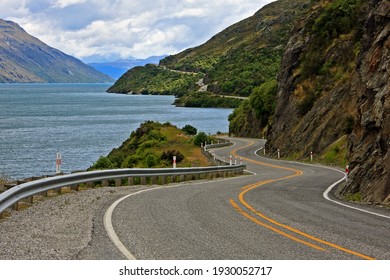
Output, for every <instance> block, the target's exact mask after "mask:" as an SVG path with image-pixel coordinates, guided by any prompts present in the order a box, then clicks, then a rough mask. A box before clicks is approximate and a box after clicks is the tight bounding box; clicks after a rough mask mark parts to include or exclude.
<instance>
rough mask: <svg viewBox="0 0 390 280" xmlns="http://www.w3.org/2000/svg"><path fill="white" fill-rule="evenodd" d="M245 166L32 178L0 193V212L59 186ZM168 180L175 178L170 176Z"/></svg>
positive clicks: (238, 170) (234, 169) (213, 172)
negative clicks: (32, 179) (34, 179)
mask: <svg viewBox="0 0 390 280" xmlns="http://www.w3.org/2000/svg"><path fill="white" fill-rule="evenodd" d="M245 168H246V166H245V165H235V166H212V167H192V168H149V169H138V168H137V169H135V168H132V169H114V170H103V171H90V172H81V173H75V174H67V175H61V176H55V177H50V178H44V179H40V180H36V181H31V182H27V183H23V184H20V185H17V186H15V187H13V188H11V189H9V190H7V191H5V192H3V193H1V194H0V213H2V212H4V210H6V209H7V208H9V207H11V206H12V205H16V206H17V205H18V202H19V201H21V200H23V199H26V198H29V197H31V198H32V197H33V196H34V195H37V194H40V193H44V192H47V191H49V190H56V189H61V188H63V187H75V186H78V185H79V184H85V183H94V182H99V181H101V182H102V186H105V185H106V186H107V185H108V180H116V182H115V184H116V185H120V184H122V179H128V184H129V185H131V184H132V183H133V182H134V178H137V177H138V178H140V179H141V180H140V181H141V183H146V178H154V181H155V182H156V181H157V180H156V178H158V177H161V181H162V184H164V183H166V182H167V180H166V179H167V177H169V176H172V178H173V177H176V176H183V178H182V180H181V179H179V181H184V180H185V176H190V175H191V179H194V177H195V179H199V178H200V177H201V174H204V177H205V178H206V177H207V174H208V175H210V174H211V178H212V177H214V175H215V176H216V177H218V176H220V177H223V176H226V175H228V174H230V175H231V174H232V173H233V174H242V173H243V171H244V169H245ZM172 181H176V180H175V179H172Z"/></svg>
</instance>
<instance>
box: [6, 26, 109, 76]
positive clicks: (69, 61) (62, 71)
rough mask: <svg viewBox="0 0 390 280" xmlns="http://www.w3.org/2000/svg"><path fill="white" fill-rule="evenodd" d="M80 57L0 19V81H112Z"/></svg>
mask: <svg viewBox="0 0 390 280" xmlns="http://www.w3.org/2000/svg"><path fill="white" fill-rule="evenodd" d="M112 81H113V79H112V78H110V77H109V76H107V75H105V74H102V73H100V72H98V71H96V70H95V69H94V68H92V67H90V66H88V65H86V64H84V63H83V62H81V61H80V60H78V59H76V58H74V57H72V56H69V55H66V54H64V53H62V52H61V51H59V50H56V49H53V48H51V47H49V46H48V45H46V44H44V43H43V42H41V41H40V40H38V39H37V38H35V37H32V36H30V35H29V34H28V33H26V32H25V31H24V30H23V29H22V28H21V27H20V26H19V25H18V24H16V23H14V22H12V21H5V20H2V19H0V82H3V83H4V82H7V83H25V82H29V83H30V82H32V83H45V82H48V83H94V82H112Z"/></svg>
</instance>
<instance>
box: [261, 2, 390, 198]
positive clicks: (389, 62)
mask: <svg viewBox="0 0 390 280" xmlns="http://www.w3.org/2000/svg"><path fill="white" fill-rule="evenodd" d="M345 3H347V4H345ZM338 4H340V6H337V5H338ZM342 5H343V6H342ZM346 5H350V6H348V8H350V9H351V11H353V13H351V12H348V13H346V14H344V15H343V14H342V13H340V11H338V10H337V9H338V8H340V10H342V9H341V8H343V9H344V8H345V7H346ZM335 11H337V12H339V13H336V12H335ZM389 11H390V3H389V1H388V0H382V1H378V0H371V1H340V0H338V1H319V2H318V3H317V4H315V5H314V6H313V7H312V9H311V10H310V11H309V12H308V13H307V15H306V16H305V17H303V18H302V19H301V20H300V21H299V22H298V23H297V25H296V26H295V27H294V30H293V34H292V37H291V39H290V41H289V43H288V46H287V48H286V53H285V55H284V58H283V60H282V67H281V72H280V74H279V77H278V81H279V88H278V101H277V108H276V113H275V116H274V118H273V122H272V125H271V128H270V129H269V133H268V140H269V141H268V143H267V146H268V147H267V149H268V150H269V151H272V152H273V153H274V154H275V153H276V150H277V149H278V148H279V149H280V150H281V151H282V154H284V155H286V156H287V155H288V156H292V155H293V157H295V158H298V159H299V158H301V159H302V158H305V157H307V155H308V154H309V153H310V152H311V151H313V152H314V153H315V154H317V155H320V154H324V151H327V150H329V149H330V147H332V146H334V145H335V143H337V142H338V141H340V139H348V141H347V143H346V145H345V147H346V148H347V150H346V151H345V152H346V154H347V156H346V158H347V162H346V163H349V164H350V170H351V174H350V179H351V180H349V183H348V184H347V185H346V186H344V188H343V190H342V193H343V194H348V193H357V192H360V194H361V197H362V200H363V201H372V202H381V203H388V202H390V197H389V195H390V170H389V169H390V159H389V157H390V156H389V152H388V147H389V144H390V138H389V133H390V120H389V112H390V107H389V106H390V105H389V93H390V80H389V77H390V52H389V48H390V38H389V35H390V21H389V16H390V15H389ZM326 13H329V14H330V15H332V17H330V18H331V20H332V21H333V22H331V24H329V25H327V24H323V25H321V21H324V22H325V21H326ZM338 17H339V18H338ZM338 19H340V22H341V23H343V24H344V26H345V22H347V23H349V24H350V28H349V29H348V28H346V27H345V28H344V29H343V28H340V29H338V28H337V27H338V26H337V24H338V23H337V20H338ZM348 20H349V21H350V22H348ZM327 26H333V27H332V28H333V29H332V33H329V32H328V31H329V30H327V29H326V28H327ZM337 32H338V33H337ZM342 148H343V147H341V149H342ZM339 149H340V147H339Z"/></svg>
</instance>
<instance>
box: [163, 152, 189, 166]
mask: <svg viewBox="0 0 390 280" xmlns="http://www.w3.org/2000/svg"><path fill="white" fill-rule="evenodd" d="M173 156H176V163H179V162H181V161H183V160H184V155H183V154H182V153H181V152H180V151H176V150H168V151H164V152H163V153H162V155H161V157H160V158H161V160H164V161H167V162H168V163H170V162H171V161H172V159H173Z"/></svg>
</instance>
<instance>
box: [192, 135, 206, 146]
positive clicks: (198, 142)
mask: <svg viewBox="0 0 390 280" xmlns="http://www.w3.org/2000/svg"><path fill="white" fill-rule="evenodd" d="M207 140H208V137H207V134H206V133H204V132H203V131H201V132H199V133H198V134H197V135H196V136H195V138H194V145H195V146H200V145H201V144H202V143H204V142H207Z"/></svg>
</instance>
